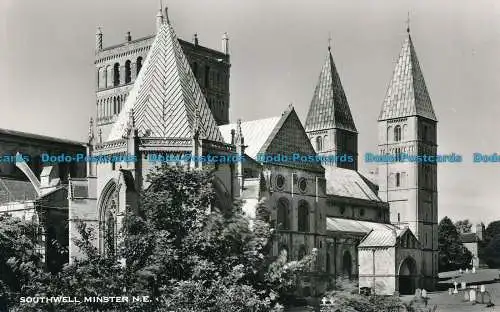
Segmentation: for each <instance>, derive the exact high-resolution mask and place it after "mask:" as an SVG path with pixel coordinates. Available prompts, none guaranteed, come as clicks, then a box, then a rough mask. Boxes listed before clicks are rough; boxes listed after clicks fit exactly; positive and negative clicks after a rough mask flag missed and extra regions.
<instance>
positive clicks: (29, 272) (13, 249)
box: [0, 215, 42, 308]
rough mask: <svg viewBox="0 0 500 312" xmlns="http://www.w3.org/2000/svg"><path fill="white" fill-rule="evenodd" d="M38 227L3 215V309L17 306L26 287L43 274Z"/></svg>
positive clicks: (0, 282)
mask: <svg viewBox="0 0 500 312" xmlns="http://www.w3.org/2000/svg"><path fill="white" fill-rule="evenodd" d="M36 233H37V226H36V224H34V223H32V222H28V221H24V220H21V219H18V218H13V217H10V216H6V215H0V308H1V304H2V301H3V302H4V303H5V302H6V301H7V302H8V301H11V302H16V301H17V297H18V293H19V291H21V289H22V287H23V285H25V284H27V283H28V282H29V281H30V280H31V279H32V278H33V277H34V276H36V275H38V274H39V272H41V271H42V259H41V257H40V255H39V254H37V253H36V248H35V247H36V238H37V237H36Z"/></svg>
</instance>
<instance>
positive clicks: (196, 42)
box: [194, 33, 198, 45]
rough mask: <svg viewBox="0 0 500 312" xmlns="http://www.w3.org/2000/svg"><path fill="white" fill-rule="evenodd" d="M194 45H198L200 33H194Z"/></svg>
mask: <svg viewBox="0 0 500 312" xmlns="http://www.w3.org/2000/svg"><path fill="white" fill-rule="evenodd" d="M194 45H198V34H197V33H195V34H194Z"/></svg>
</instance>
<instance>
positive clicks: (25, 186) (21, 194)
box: [0, 178, 38, 204]
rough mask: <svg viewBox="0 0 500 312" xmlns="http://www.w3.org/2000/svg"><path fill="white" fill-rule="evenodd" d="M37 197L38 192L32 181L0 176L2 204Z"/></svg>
mask: <svg viewBox="0 0 500 312" xmlns="http://www.w3.org/2000/svg"><path fill="white" fill-rule="evenodd" d="M36 198H38V194H37V193H36V190H35V188H34V187H33V185H32V184H31V182H29V181H20V180H13V179H7V178H0V204H3V203H7V202H15V201H25V200H35V199H36Z"/></svg>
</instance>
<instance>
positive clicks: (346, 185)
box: [325, 167, 382, 202]
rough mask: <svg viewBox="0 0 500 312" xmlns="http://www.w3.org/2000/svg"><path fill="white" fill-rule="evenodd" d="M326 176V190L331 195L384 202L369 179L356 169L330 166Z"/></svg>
mask: <svg viewBox="0 0 500 312" xmlns="http://www.w3.org/2000/svg"><path fill="white" fill-rule="evenodd" d="M325 178H326V192H327V194H329V195H335V196H342V197H352V198H358V199H364V200H370V201H378V202H382V200H381V199H380V198H379V197H378V196H377V194H376V193H375V192H374V191H373V189H372V187H371V186H370V185H368V184H367V181H365V180H364V179H363V177H362V176H361V174H360V173H359V172H357V171H355V170H349V169H344V168H338V167H337V168H330V170H327V171H326V173H325Z"/></svg>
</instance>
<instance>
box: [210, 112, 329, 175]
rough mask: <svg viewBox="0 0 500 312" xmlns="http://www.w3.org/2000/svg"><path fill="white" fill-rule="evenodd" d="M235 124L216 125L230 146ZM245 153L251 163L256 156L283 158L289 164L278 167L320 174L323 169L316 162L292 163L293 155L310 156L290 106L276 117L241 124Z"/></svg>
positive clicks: (298, 120)
mask: <svg viewBox="0 0 500 312" xmlns="http://www.w3.org/2000/svg"><path fill="white" fill-rule="evenodd" d="M236 127H237V125H236V124H229V125H223V126H220V127H219V129H220V130H221V133H222V135H223V137H224V141H225V142H226V143H231V129H235V130H236ZM241 130H242V133H243V138H244V144H245V146H247V147H246V149H245V154H246V155H247V156H249V157H251V158H253V159H254V160H257V158H258V157H257V156H258V155H259V154H260V155H266V156H271V155H278V154H279V155H286V156H288V157H289V161H288V162H286V161H283V162H279V163H277V164H279V165H285V166H294V167H300V168H304V169H313V170H315V171H321V172H323V171H324V170H325V169H324V168H323V166H322V165H321V163H319V162H309V161H307V162H305V161H304V162H301V161H292V155H293V154H300V155H303V156H314V155H316V152H315V151H314V148H313V146H312V145H311V141H309V138H308V137H307V134H306V132H305V130H304V127H303V126H302V123H301V122H300V119H299V117H298V116H297V113H296V112H295V109H294V108H293V107H289V109H288V110H286V111H285V112H284V113H283V114H282V115H281V116H280V117H272V118H266V119H258V120H252V121H247V122H242V123H241Z"/></svg>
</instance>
